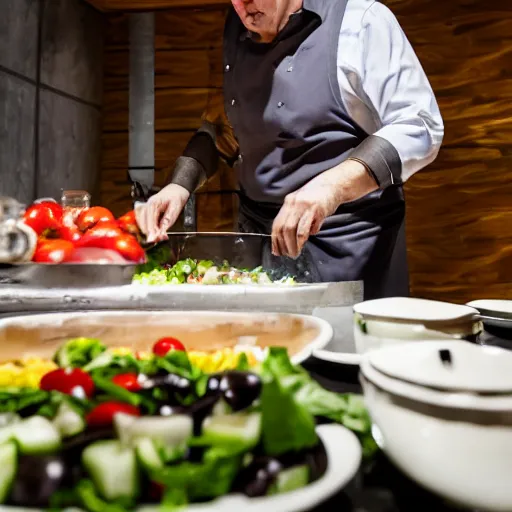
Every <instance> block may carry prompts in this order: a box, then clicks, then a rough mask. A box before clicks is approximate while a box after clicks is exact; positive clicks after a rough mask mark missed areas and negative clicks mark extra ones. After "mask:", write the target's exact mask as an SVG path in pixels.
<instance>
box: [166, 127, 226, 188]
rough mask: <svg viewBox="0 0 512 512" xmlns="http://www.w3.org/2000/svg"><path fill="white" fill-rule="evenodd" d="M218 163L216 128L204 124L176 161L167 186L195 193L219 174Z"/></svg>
mask: <svg viewBox="0 0 512 512" xmlns="http://www.w3.org/2000/svg"><path fill="white" fill-rule="evenodd" d="M218 163H219V154H218V151H217V146H216V140H215V126H213V125H211V124H210V123H204V124H203V126H202V127H201V128H200V129H199V130H198V131H197V132H196V133H195V134H194V135H193V136H192V138H191V139H190V141H189V142H188V144H187V147H186V148H185V151H184V152H183V155H182V156H180V157H179V158H178V160H177V161H176V165H175V166H174V170H173V172H172V173H171V175H170V177H169V179H168V180H167V183H166V184H169V183H174V184H176V185H180V186H182V187H183V188H185V189H186V190H188V191H189V192H190V193H193V192H195V191H196V190H197V189H198V188H199V187H201V186H202V185H203V184H204V183H205V182H206V181H207V180H208V179H209V178H211V177H212V176H213V175H214V174H215V173H216V172H217V168H218Z"/></svg>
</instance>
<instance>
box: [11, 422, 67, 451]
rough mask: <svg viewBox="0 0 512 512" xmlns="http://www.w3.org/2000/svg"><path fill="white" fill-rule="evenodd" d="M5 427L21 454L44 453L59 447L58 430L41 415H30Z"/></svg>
mask: <svg viewBox="0 0 512 512" xmlns="http://www.w3.org/2000/svg"><path fill="white" fill-rule="evenodd" d="M7 428H10V429H11V433H12V438H13V439H14V440H15V441H16V442H17V443H18V446H19V448H20V452H21V453H22V454H26V455H45V454H49V453H53V452H55V451H57V450H58V449H59V448H60V445H61V438H60V434H59V431H58V430H57V428H56V427H55V426H54V425H53V424H52V422H51V421H50V420H48V419H47V418H43V416H32V417H30V418H27V419H26V420H23V421H21V422H20V423H16V424H14V425H12V426H11V427H7Z"/></svg>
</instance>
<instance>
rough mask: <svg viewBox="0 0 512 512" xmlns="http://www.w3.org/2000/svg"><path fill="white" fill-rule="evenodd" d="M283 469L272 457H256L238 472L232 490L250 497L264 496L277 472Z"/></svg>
mask: <svg viewBox="0 0 512 512" xmlns="http://www.w3.org/2000/svg"><path fill="white" fill-rule="evenodd" d="M281 469H283V466H282V464H281V462H279V461H278V460H277V459H274V458H272V457H258V458H256V459H254V460H253V461H252V462H251V463H250V464H249V465H248V466H247V467H246V468H244V469H242V471H240V473H239V474H238V476H237V478H236V480H235V483H234V486H233V491H234V492H239V493H243V494H245V495H246V496H249V497H250V498H255V497H257V496H266V494H267V493H268V490H269V488H270V486H271V485H272V484H273V483H274V482H275V480H276V477H277V475H278V473H279V472H280V471H281Z"/></svg>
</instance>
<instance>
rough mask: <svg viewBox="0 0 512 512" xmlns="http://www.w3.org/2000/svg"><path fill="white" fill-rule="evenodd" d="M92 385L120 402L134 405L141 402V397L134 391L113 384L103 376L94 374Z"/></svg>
mask: <svg viewBox="0 0 512 512" xmlns="http://www.w3.org/2000/svg"><path fill="white" fill-rule="evenodd" d="M93 380H94V385H95V386H96V387H97V388H98V389H101V390H102V391H104V392H105V393H107V394H108V395H109V396H110V398H111V399H112V398H115V399H116V400H119V401H120V402H125V403H127V404H130V405H133V406H135V407H137V406H139V405H140V404H141V402H142V397H141V396H140V395H138V394H136V393H132V392H131V391H128V390H126V389H124V388H122V387H121V386H118V385H117V384H114V383H113V382H112V381H110V380H108V379H105V378H103V377H99V376H95V377H94V378H93Z"/></svg>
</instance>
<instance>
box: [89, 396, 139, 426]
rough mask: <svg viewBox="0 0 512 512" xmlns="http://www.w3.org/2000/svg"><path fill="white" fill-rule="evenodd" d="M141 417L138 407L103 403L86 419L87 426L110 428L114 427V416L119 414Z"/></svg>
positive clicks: (117, 403) (120, 403)
mask: <svg viewBox="0 0 512 512" xmlns="http://www.w3.org/2000/svg"><path fill="white" fill-rule="evenodd" d="M120 412H121V413H123V414H129V415H130V416H140V411H139V409H137V407H135V406H133V405H130V404H125V403H123V402H103V403H102V404H99V405H97V406H96V407H95V408H94V409H93V410H92V411H91V412H90V413H89V414H88V415H87V417H86V421H87V424H88V425H89V426H91V427H108V426H110V425H112V422H113V421H114V416H115V415H116V414H118V413H120Z"/></svg>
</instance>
